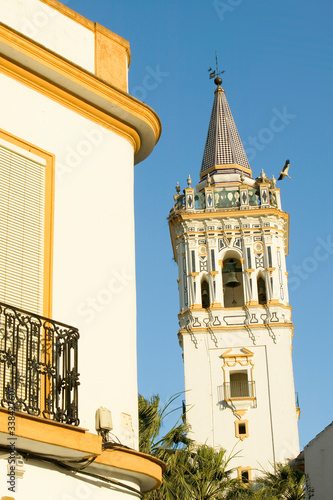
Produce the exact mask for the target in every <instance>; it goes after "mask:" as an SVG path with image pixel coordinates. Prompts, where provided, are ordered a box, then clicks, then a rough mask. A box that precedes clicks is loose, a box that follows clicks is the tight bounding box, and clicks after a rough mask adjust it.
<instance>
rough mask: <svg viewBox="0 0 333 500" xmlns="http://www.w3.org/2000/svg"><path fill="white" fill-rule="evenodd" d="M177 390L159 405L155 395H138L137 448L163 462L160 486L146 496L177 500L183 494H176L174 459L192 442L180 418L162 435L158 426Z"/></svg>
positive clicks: (155, 498) (177, 489)
mask: <svg viewBox="0 0 333 500" xmlns="http://www.w3.org/2000/svg"><path fill="white" fill-rule="evenodd" d="M178 396H179V394H176V395H174V396H172V397H171V398H170V399H169V400H168V401H167V403H166V404H165V405H164V406H163V407H160V397H159V396H158V395H155V396H152V397H151V398H150V399H146V398H144V397H143V396H141V395H139V449H140V451H141V452H143V453H147V454H149V455H153V456H155V457H156V458H159V459H160V460H162V461H163V462H164V463H165V464H166V469H165V471H164V474H163V483H162V486H161V487H160V488H159V489H158V490H155V491H152V492H150V493H147V494H146V498H147V499H154V500H176V499H177V498H182V497H181V496H177V495H178V494H179V485H178V484H177V483H176V481H175V471H177V469H178V467H177V463H178V461H179V460H182V459H183V453H185V449H186V448H187V447H188V446H189V445H190V444H191V443H192V440H191V439H189V438H188V437H187V432H188V430H189V429H188V425H187V424H186V423H185V422H183V420H182V419H181V418H180V419H179V420H178V421H177V422H176V423H175V425H174V426H173V427H172V428H171V429H170V430H169V431H168V432H167V433H166V434H165V435H164V436H161V430H162V427H163V423H164V420H165V418H166V417H167V416H168V415H170V413H172V412H173V411H176V410H177V409H176V410H170V406H171V405H172V404H173V402H174V401H175V400H176V399H177V398H178Z"/></svg>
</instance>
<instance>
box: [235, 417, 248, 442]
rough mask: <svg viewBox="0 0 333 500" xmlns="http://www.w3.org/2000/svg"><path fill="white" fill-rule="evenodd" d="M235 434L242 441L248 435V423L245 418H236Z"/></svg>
mask: <svg viewBox="0 0 333 500" xmlns="http://www.w3.org/2000/svg"><path fill="white" fill-rule="evenodd" d="M235 436H236V437H237V438H239V439H241V440H242V441H243V439H245V438H247V437H248V436H249V423H248V421H247V420H236V422H235Z"/></svg>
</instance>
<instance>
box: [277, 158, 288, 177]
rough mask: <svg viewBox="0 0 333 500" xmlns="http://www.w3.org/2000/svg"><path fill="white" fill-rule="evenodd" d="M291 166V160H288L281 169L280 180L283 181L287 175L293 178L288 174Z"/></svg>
mask: <svg viewBox="0 0 333 500" xmlns="http://www.w3.org/2000/svg"><path fill="white" fill-rule="evenodd" d="M289 167H290V161H289V160H286V163H285V164H284V167H283V169H282V170H281V172H280V175H279V177H278V181H282V179H284V178H285V177H289V179H291V177H290V175H288V170H289Z"/></svg>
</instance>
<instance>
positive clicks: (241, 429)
mask: <svg viewBox="0 0 333 500" xmlns="http://www.w3.org/2000/svg"><path fill="white" fill-rule="evenodd" d="M238 432H239V434H241V435H243V434H246V425H245V423H241V422H240V423H239V425H238Z"/></svg>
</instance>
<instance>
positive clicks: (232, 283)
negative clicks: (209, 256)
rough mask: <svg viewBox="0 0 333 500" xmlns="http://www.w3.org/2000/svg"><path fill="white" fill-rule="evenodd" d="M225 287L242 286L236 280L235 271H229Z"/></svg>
mask: <svg viewBox="0 0 333 500" xmlns="http://www.w3.org/2000/svg"><path fill="white" fill-rule="evenodd" d="M225 286H227V287H228V288H236V286H240V282H239V281H238V279H237V278H236V273H235V271H229V273H228V278H227V281H226V282H225Z"/></svg>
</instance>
